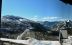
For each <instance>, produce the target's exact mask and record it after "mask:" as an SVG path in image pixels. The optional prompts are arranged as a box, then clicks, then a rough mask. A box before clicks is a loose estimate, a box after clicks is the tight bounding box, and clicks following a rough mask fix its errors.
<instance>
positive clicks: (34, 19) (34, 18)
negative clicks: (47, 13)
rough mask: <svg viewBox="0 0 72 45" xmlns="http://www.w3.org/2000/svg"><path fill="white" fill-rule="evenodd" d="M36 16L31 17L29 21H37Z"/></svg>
mask: <svg viewBox="0 0 72 45" xmlns="http://www.w3.org/2000/svg"><path fill="white" fill-rule="evenodd" d="M38 18H39V17H38V16H33V17H31V20H33V21H38Z"/></svg>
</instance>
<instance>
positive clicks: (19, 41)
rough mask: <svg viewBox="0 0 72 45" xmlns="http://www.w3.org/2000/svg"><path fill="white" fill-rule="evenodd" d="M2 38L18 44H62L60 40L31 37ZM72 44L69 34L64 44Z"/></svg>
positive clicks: (71, 37)
mask: <svg viewBox="0 0 72 45" xmlns="http://www.w3.org/2000/svg"><path fill="white" fill-rule="evenodd" d="M0 40H2V41H9V42H14V43H18V44H26V45H60V43H59V41H46V40H37V39H34V38H30V39H28V40H15V39H7V38H0ZM71 44H72V36H69V37H68V39H64V42H63V45H71Z"/></svg>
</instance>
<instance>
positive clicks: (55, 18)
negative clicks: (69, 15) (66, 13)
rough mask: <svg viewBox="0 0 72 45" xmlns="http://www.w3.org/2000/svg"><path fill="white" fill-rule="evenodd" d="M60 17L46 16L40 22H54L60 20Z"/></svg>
mask: <svg viewBox="0 0 72 45" xmlns="http://www.w3.org/2000/svg"><path fill="white" fill-rule="evenodd" d="M60 18H61V17H54V16H47V17H43V18H42V20H43V21H55V20H57V19H60Z"/></svg>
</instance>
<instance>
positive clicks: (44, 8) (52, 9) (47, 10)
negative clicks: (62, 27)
mask: <svg viewBox="0 0 72 45" xmlns="http://www.w3.org/2000/svg"><path fill="white" fill-rule="evenodd" d="M2 1H3V2H2V16H4V15H15V16H20V17H24V18H28V19H31V20H35V21H36V20H39V21H43V20H48V21H55V20H63V19H72V13H71V12H72V5H68V4H64V3H63V2H61V1H59V0H2Z"/></svg>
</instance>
